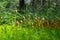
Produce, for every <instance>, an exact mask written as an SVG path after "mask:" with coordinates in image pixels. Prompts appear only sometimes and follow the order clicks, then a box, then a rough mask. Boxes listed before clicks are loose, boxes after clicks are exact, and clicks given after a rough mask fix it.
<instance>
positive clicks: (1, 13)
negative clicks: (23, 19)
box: [0, 0, 60, 23]
mask: <svg viewBox="0 0 60 40" xmlns="http://www.w3.org/2000/svg"><path fill="white" fill-rule="evenodd" d="M22 1H24V2H23V6H22V7H21V4H19V3H21V2H20V0H0V19H1V18H2V21H5V22H7V23H10V22H11V21H12V20H14V18H15V15H16V13H15V10H17V11H18V12H17V17H18V18H17V19H20V16H22V15H25V16H26V15H28V14H30V15H31V16H34V15H35V14H37V15H38V16H40V17H41V18H42V17H44V18H46V19H49V20H52V19H57V20H58V21H59V22H60V0H38V1H37V0H22ZM21 9H22V10H21ZM20 14H22V15H20ZM8 19H9V20H8ZM0 23H1V22H0Z"/></svg>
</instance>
